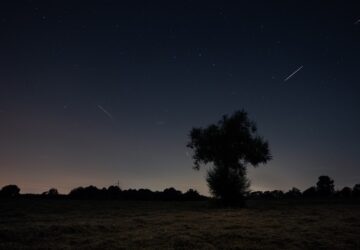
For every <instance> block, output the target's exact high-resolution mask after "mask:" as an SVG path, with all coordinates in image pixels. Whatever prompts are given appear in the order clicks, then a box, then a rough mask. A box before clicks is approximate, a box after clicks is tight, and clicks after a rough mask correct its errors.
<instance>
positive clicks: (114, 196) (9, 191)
mask: <svg viewBox="0 0 360 250" xmlns="http://www.w3.org/2000/svg"><path fill="white" fill-rule="evenodd" d="M16 197H27V198H51V199H78V200H89V199H97V200H144V201H152V200H159V201H200V200H206V199H208V197H206V196H203V195H200V194H199V193H198V192H197V191H196V190H194V189H189V190H188V191H187V192H185V193H183V192H181V191H179V190H176V189H175V188H172V187H171V188H166V189H164V190H163V191H151V190H149V189H128V190H121V188H120V187H118V186H110V187H108V188H101V189H99V188H97V187H95V186H88V187H78V188H75V189H73V190H71V191H70V193H69V194H59V192H58V191H57V189H55V188H51V189H50V190H49V191H46V192H44V193H42V194H20V188H19V187H18V186H16V185H7V186H4V187H3V188H2V189H1V191H0V198H16Z"/></svg>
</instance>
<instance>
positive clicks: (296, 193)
mask: <svg viewBox="0 0 360 250" xmlns="http://www.w3.org/2000/svg"><path fill="white" fill-rule="evenodd" d="M285 197H286V198H299V197H301V191H300V190H299V189H298V188H296V187H293V188H292V189H290V190H289V191H288V192H286V193H285Z"/></svg>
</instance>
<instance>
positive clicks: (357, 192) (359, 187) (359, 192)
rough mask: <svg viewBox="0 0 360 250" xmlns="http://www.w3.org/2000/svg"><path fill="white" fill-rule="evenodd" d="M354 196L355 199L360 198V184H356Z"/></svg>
mask: <svg viewBox="0 0 360 250" xmlns="http://www.w3.org/2000/svg"><path fill="white" fill-rule="evenodd" d="M352 196H353V197H355V198H360V183H359V184H356V185H355V186H354V187H353V190H352Z"/></svg>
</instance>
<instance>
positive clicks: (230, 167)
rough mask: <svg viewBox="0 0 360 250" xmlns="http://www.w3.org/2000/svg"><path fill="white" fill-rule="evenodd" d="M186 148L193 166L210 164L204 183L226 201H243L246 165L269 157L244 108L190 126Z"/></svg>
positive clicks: (266, 145) (268, 151) (246, 183)
mask: <svg viewBox="0 0 360 250" xmlns="http://www.w3.org/2000/svg"><path fill="white" fill-rule="evenodd" d="M187 147H189V148H191V149H192V150H193V156H192V157H193V160H194V169H196V170H199V169H200V166H201V165H202V164H204V165H206V164H208V163H212V164H213V167H212V168H211V169H210V170H209V171H208V176H207V182H208V185H209V188H210V191H211V193H212V194H213V195H214V196H215V197H217V198H220V199H222V200H223V201H224V202H225V203H238V202H240V203H242V202H243V199H244V195H245V193H246V192H247V189H248V186H249V181H248V180H247V177H246V169H247V167H248V165H252V166H254V167H256V166H258V165H259V164H261V163H266V162H267V161H268V160H270V159H271V154H270V150H269V144H268V142H267V141H265V140H264V139H263V138H262V137H261V136H259V135H258V134H257V128H256V125H255V123H254V122H253V121H250V120H249V118H248V115H247V113H246V112H245V111H238V112H235V113H234V114H233V115H232V116H230V117H228V116H223V118H222V119H221V120H220V121H219V122H218V123H217V124H212V125H210V126H208V127H206V128H193V129H192V130H191V132H190V142H189V143H188V144H187Z"/></svg>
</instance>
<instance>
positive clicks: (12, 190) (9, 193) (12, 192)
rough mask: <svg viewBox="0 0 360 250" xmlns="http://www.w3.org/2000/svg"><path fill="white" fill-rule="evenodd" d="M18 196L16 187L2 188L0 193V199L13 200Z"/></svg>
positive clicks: (18, 192) (18, 191)
mask: <svg viewBox="0 0 360 250" xmlns="http://www.w3.org/2000/svg"><path fill="white" fill-rule="evenodd" d="M19 194H20V188H19V187H18V186H16V185H7V186H4V187H3V188H2V189H1V191H0V197H4V198H13V197H16V196H18V195H19Z"/></svg>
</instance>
